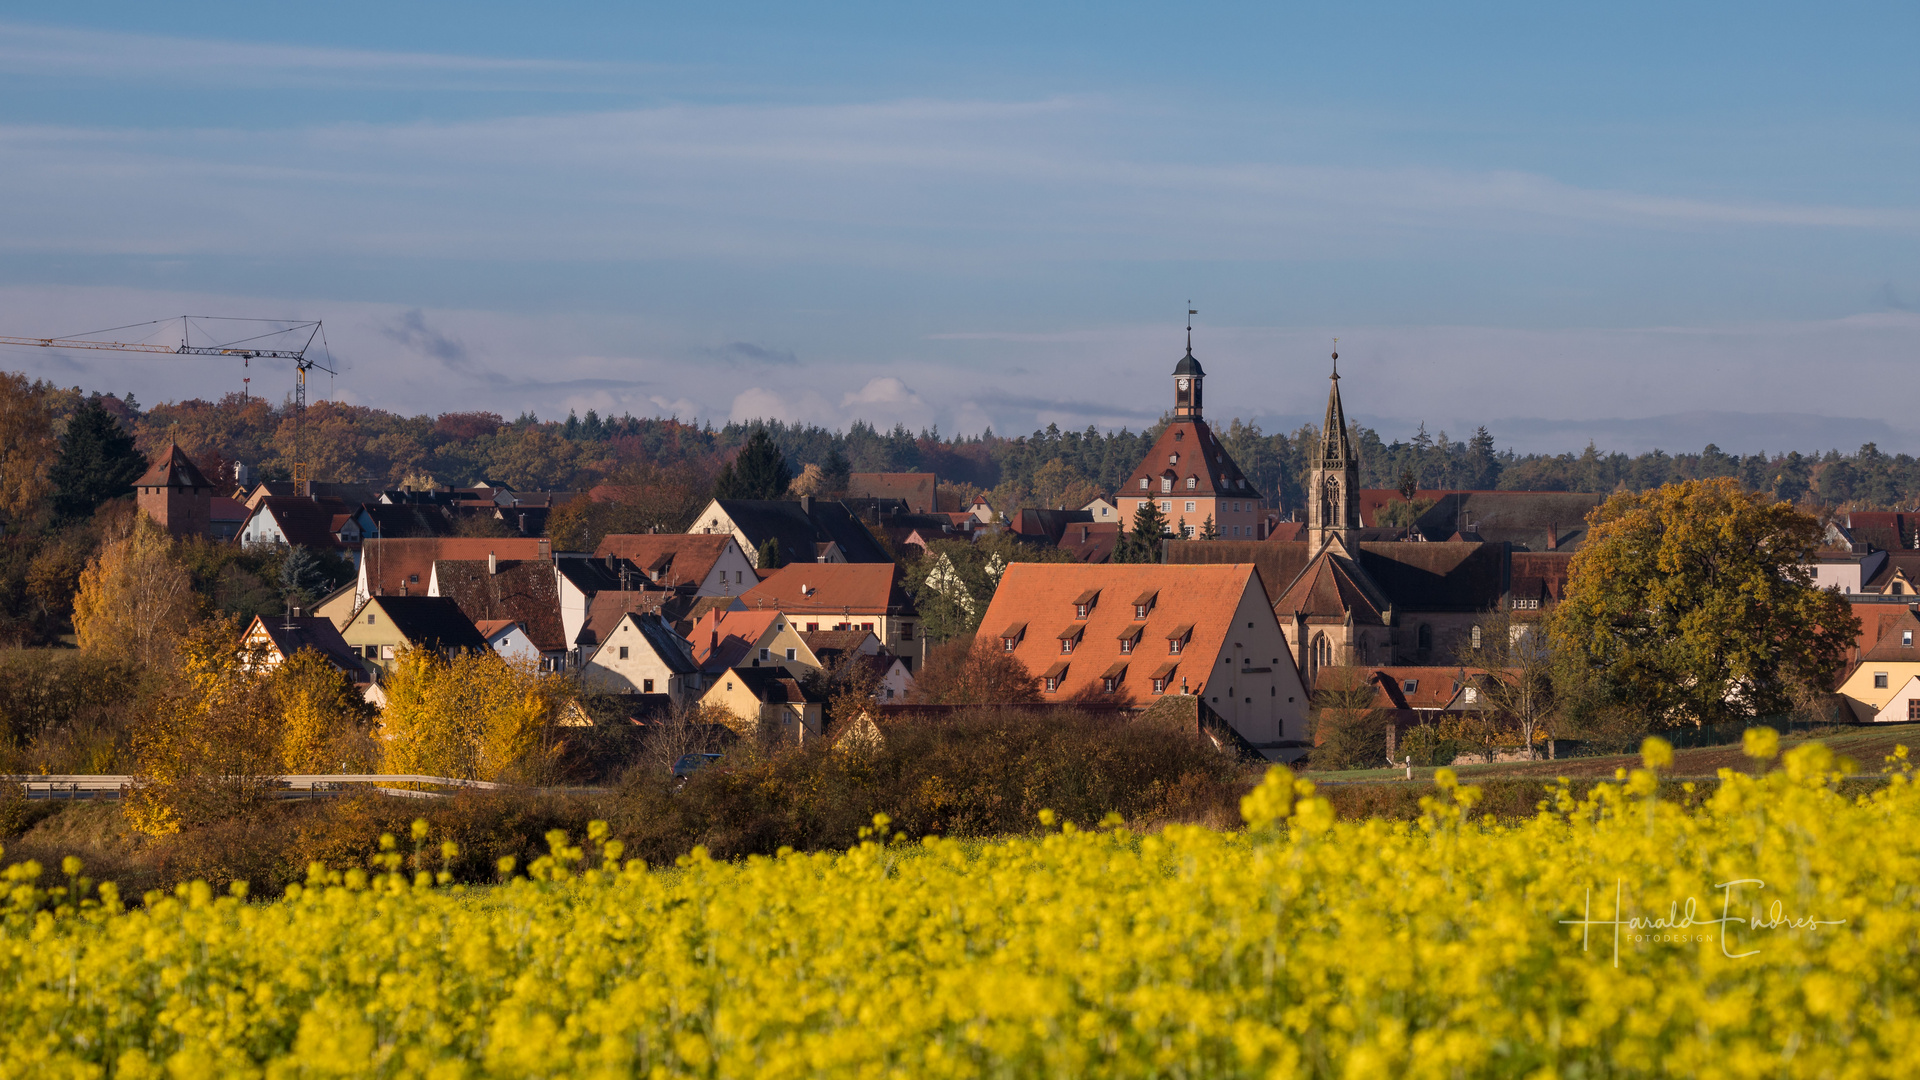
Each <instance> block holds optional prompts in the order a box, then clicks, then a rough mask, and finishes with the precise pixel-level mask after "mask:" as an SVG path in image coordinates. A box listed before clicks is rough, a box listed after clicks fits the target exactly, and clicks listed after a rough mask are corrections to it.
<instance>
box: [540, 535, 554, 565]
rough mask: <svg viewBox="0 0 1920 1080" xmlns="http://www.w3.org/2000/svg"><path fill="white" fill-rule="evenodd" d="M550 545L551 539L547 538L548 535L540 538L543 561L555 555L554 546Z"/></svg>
mask: <svg viewBox="0 0 1920 1080" xmlns="http://www.w3.org/2000/svg"><path fill="white" fill-rule="evenodd" d="M550 545H551V541H549V540H547V538H546V537H541V538H540V558H541V559H542V560H543V561H544V560H546V559H550V558H552V557H553V548H552V547H551V546H550Z"/></svg>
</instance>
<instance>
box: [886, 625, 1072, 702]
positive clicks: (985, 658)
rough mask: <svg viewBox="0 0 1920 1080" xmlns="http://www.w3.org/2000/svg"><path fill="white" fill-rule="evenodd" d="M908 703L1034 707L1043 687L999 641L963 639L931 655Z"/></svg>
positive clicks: (917, 677)
mask: <svg viewBox="0 0 1920 1080" xmlns="http://www.w3.org/2000/svg"><path fill="white" fill-rule="evenodd" d="M907 700H908V701H910V702H912V703H914V704H916V705H1003V704H1032V703H1034V702H1037V701H1039V700H1040V686H1039V681H1038V680H1037V679H1036V678H1035V677H1034V675H1033V673H1032V672H1030V671H1028V670H1027V666H1026V665H1025V664H1023V663H1021V662H1020V661H1019V660H1018V659H1017V658H1015V657H1014V656H1011V655H1009V654H1008V653H1006V652H1005V651H1003V650H1002V649H1001V648H1000V647H999V643H998V642H996V641H993V640H991V639H988V638H981V639H980V640H978V641H976V640H974V639H973V638H970V637H962V638H955V639H954V640H952V641H949V642H947V643H945V644H942V645H935V646H934V647H933V648H932V650H931V651H929V652H928V653H927V662H926V663H925V664H923V665H922V666H921V668H920V671H919V674H918V675H917V676H916V677H915V679H914V684H913V692H912V693H911V694H910V695H909V696H908V699H907Z"/></svg>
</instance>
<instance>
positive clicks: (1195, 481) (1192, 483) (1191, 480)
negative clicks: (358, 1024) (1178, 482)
mask: <svg viewBox="0 0 1920 1080" xmlns="http://www.w3.org/2000/svg"><path fill="white" fill-rule="evenodd" d="M1199 486H1200V478H1199V477H1197V476H1189V477H1187V490H1188V491H1192V490H1193V489H1194V488H1196V487H1199Z"/></svg>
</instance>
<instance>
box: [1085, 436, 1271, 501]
mask: <svg viewBox="0 0 1920 1080" xmlns="http://www.w3.org/2000/svg"><path fill="white" fill-rule="evenodd" d="M1175 458H1177V459H1178V460H1174V459H1175ZM1169 477H1170V478H1172V479H1173V481H1174V484H1173V490H1174V491H1175V492H1176V493H1184V494H1188V495H1198V496H1201V497H1215V496H1218V497H1222V498H1236V499H1239V498H1247V499H1258V498H1260V497H1261V496H1260V492H1259V490H1258V489H1256V488H1255V487H1253V485H1251V484H1249V483H1247V479H1246V477H1245V476H1244V475H1242V474H1241V472H1240V466H1238V465H1236V464H1234V462H1233V458H1232V457H1231V456H1229V455H1228V453H1227V450H1226V447H1223V446H1221V445H1220V440H1218V439H1216V438H1214V436H1213V429H1212V428H1210V427H1208V426H1207V422H1206V421H1205V420H1175V421H1173V422H1172V423H1170V424H1168V425H1167V428H1166V430H1165V431H1162V432H1161V433H1160V438H1159V440H1158V441H1156V442H1155V443H1154V444H1153V449H1152V450H1149V451H1147V456H1146V457H1144V458H1142V459H1141V461H1140V464H1138V465H1136V466H1134V469H1133V473H1132V475H1130V476H1128V477H1127V482H1126V485H1125V486H1124V487H1123V488H1121V490H1120V491H1119V492H1117V493H1116V494H1117V495H1119V496H1128V495H1138V494H1139V493H1140V492H1141V491H1142V490H1143V489H1142V488H1141V487H1140V481H1142V480H1145V481H1147V485H1148V486H1147V488H1146V489H1144V490H1148V491H1152V492H1154V493H1156V494H1158V493H1159V491H1160V488H1161V480H1163V479H1165V478H1169ZM1188 478H1192V479H1193V481H1194V486H1193V487H1192V488H1191V489H1189V488H1188V487H1187V480H1188Z"/></svg>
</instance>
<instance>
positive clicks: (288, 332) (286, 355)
mask: <svg viewBox="0 0 1920 1080" xmlns="http://www.w3.org/2000/svg"><path fill="white" fill-rule="evenodd" d="M176 322H177V323H179V324H180V344H178V345H161V344H158V343H155V342H151V341H102V340H100V339H99V338H98V337H95V336H94V335H97V334H113V333H118V332H119V331H122V330H131V329H135V328H138V327H146V326H152V327H165V326H169V325H171V324H173V323H176ZM196 322H200V323H208V322H218V323H273V324H274V325H277V326H279V327H280V329H278V330H269V331H267V332H265V333H260V334H253V335H251V336H248V337H243V338H239V339H237V340H233V341H222V342H217V343H214V344H203V345H196V344H194V343H193V330H194V324H195V323H196ZM201 330H202V332H203V333H205V332H206V328H205V327H202V328H201ZM156 332H157V331H156ZM301 334H305V335H306V336H305V337H304V338H302V337H301V336H300V335H301ZM148 336H153V334H152V333H149V334H148ZM274 338H278V339H280V340H279V341H278V342H271V344H275V345H283V346H284V345H294V344H295V343H296V342H297V347H280V348H269V347H267V344H262V343H267V342H269V341H270V339H274ZM316 339H317V340H319V342H320V347H321V350H322V351H323V352H327V353H328V358H329V359H331V358H332V356H331V351H330V350H328V349H327V344H326V341H327V338H326V331H325V329H324V328H323V327H322V326H321V323H320V321H319V320H317V319H316V320H314V321H312V322H296V323H283V322H281V321H280V320H274V319H231V318H221V317H219V316H213V315H180V316H177V317H175V318H172V319H155V320H153V321H151V322H143V323H129V324H127V325H126V326H114V327H109V328H107V329H105V330H95V331H91V332H90V333H88V334H79V335H74V336H69V337H46V338H40V337H6V336H3V335H0V345H30V346H34V347H37V348H42V349H102V350H106V351H109V352H133V353H162V354H167V355H172V356H237V357H239V358H240V366H241V369H242V370H246V369H247V368H249V367H251V365H252V363H253V361H255V360H291V361H293V367H294V382H293V444H294V448H295V451H294V452H295V453H296V454H298V455H299V457H300V460H298V461H295V462H294V463H293V483H294V490H296V491H298V492H300V493H301V494H303V495H304V494H308V493H310V492H311V490H312V479H313V478H312V476H311V475H310V472H309V467H308V463H307V461H306V457H307V455H306V453H305V450H306V446H307V444H306V440H305V439H304V438H303V436H304V434H305V428H306V424H305V422H306V415H307V372H308V371H312V370H319V371H324V372H326V373H327V374H329V375H335V374H338V373H337V372H335V371H334V370H333V369H332V368H330V367H327V366H326V365H325V364H322V363H320V362H319V361H317V360H314V359H312V358H310V357H309V356H307V351H308V350H309V349H311V348H313V343H314V341H315V340H316ZM252 382H253V379H252V377H251V376H243V377H242V378H241V380H240V385H241V395H242V396H243V397H246V396H248V387H249V385H250V384H251V383H252Z"/></svg>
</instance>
